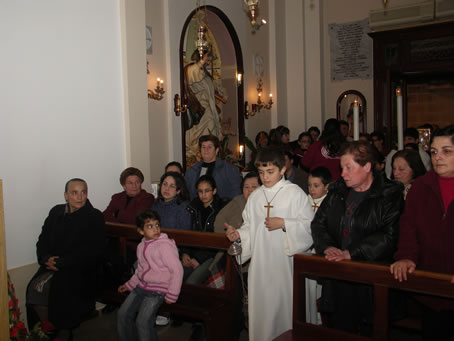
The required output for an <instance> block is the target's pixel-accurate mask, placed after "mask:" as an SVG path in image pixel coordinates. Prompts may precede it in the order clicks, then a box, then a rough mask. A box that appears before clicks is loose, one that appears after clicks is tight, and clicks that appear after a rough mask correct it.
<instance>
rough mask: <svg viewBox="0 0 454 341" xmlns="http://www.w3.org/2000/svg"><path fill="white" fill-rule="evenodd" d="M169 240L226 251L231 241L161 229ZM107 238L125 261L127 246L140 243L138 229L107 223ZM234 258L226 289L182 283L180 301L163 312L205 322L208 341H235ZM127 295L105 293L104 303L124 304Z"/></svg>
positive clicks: (228, 266)
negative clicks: (115, 246)
mask: <svg viewBox="0 0 454 341" xmlns="http://www.w3.org/2000/svg"><path fill="white" fill-rule="evenodd" d="M161 232H164V233H166V234H167V235H168V236H169V238H171V239H174V240H175V242H176V244H177V246H179V247H180V246H191V247H200V248H211V249H218V250H225V251H227V249H228V248H229V247H230V242H229V241H228V240H227V238H226V237H225V235H224V234H218V233H205V232H192V231H182V230H170V229H161ZM106 234H107V237H108V238H117V239H118V241H119V247H120V250H119V252H120V253H121V255H122V258H123V259H124V260H125V259H126V256H127V250H128V247H135V246H136V245H137V243H138V242H139V241H140V239H141V236H140V235H139V234H138V232H137V229H136V227H135V226H132V225H125V224H115V223H106ZM233 262H234V260H233V259H232V257H230V256H228V257H226V268H225V282H226V283H225V289H213V288H209V287H206V286H201V285H189V284H183V286H182V288H181V293H180V296H179V298H178V301H177V302H176V303H174V304H165V303H164V304H163V306H162V307H161V311H167V312H171V313H174V314H176V315H179V316H185V317H189V318H194V319H200V320H202V321H203V322H204V323H205V328H206V334H207V340H229V341H230V340H235V336H234V318H235V313H236V310H235V305H236V304H238V303H237V302H238V295H239V294H240V292H239V289H240V286H239V283H238V281H239V275H238V273H237V270H236V268H235V264H234V263H233ZM125 297H126V295H122V294H118V293H114V292H105V293H104V294H103V298H104V300H107V301H108V302H116V303H121V302H122V301H123V300H124V299H125Z"/></svg>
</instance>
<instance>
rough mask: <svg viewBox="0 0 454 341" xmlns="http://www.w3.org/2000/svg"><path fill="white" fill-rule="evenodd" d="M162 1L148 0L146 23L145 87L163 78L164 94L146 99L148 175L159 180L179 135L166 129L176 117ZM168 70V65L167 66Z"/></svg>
mask: <svg viewBox="0 0 454 341" xmlns="http://www.w3.org/2000/svg"><path fill="white" fill-rule="evenodd" d="M164 7H165V6H164V0H147V1H146V2H145V8H146V23H147V25H148V26H151V30H152V51H151V52H152V53H151V54H148V55H147V61H148V63H149V65H148V69H149V71H150V74H149V75H148V79H147V84H148V89H152V90H153V89H155V87H156V79H157V78H160V79H163V80H164V88H165V91H166V93H165V94H164V98H163V99H162V100H160V101H158V100H153V99H149V100H148V119H149V135H150V136H149V138H150V167H151V168H150V174H151V179H150V180H151V181H159V178H160V177H161V175H162V174H163V172H164V166H165V165H166V164H167V163H168V162H169V161H173V160H171V159H170V157H169V151H170V150H171V147H170V145H173V141H174V135H177V134H179V132H178V133H176V132H175V133H174V132H172V131H169V126H170V124H171V121H172V120H174V119H177V118H176V116H175V115H174V114H173V112H172V109H173V107H172V100H173V94H172V92H171V91H169V90H170V89H169V85H170V82H169V74H170V73H169V72H168V71H169V70H168V69H167V67H166V64H167V63H168V62H167V58H166V56H167V53H168V51H167V39H166V30H165V28H166V22H167V18H166V16H165V14H164ZM169 69H170V68H169Z"/></svg>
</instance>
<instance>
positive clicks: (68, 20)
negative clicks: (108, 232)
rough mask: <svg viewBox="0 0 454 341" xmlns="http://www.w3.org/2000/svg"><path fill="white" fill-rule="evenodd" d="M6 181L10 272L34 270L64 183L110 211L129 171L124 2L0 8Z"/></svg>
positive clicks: (1, 172) (0, 138) (0, 123)
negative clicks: (75, 180)
mask: <svg viewBox="0 0 454 341" xmlns="http://www.w3.org/2000/svg"><path fill="white" fill-rule="evenodd" d="M0 40H1V41H2V53H1V54H0V61H1V63H0V74H1V75H2V77H1V78H0V93H1V101H0V106H1V110H0V113H1V114H0V115H1V116H0V146H1V148H0V160H1V166H0V178H2V179H3V185H4V187H3V188H4V206H5V225H6V242H7V266H8V268H14V267H18V266H21V265H24V264H29V263H33V262H35V261H36V255H35V252H36V249H35V243H36V241H37V237H38V235H39V233H40V231H41V227H42V224H43V222H44V219H45V218H46V216H47V214H48V212H49V209H50V208H51V207H52V206H53V205H55V204H58V203H62V202H63V191H64V184H65V182H66V180H68V179H69V178H72V177H82V178H84V179H85V180H87V182H88V186H89V198H90V200H91V202H92V204H93V205H94V206H95V207H97V208H99V209H101V210H103V209H104V208H105V207H106V206H107V204H108V202H109V200H110V196H111V195H112V194H113V193H114V192H118V191H119V187H120V186H119V184H118V177H119V173H120V172H121V170H122V169H123V168H124V166H125V164H126V161H125V160H126V156H125V133H124V131H125V126H124V114H123V93H122V75H121V53H120V15H119V1H118V0H117V1H112V0H98V1H90V0H67V1H64V2H62V1H58V0H49V1H45V2H43V1H39V2H33V1H23V0H21V1H3V2H1V5H0Z"/></svg>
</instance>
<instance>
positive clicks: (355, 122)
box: [353, 99, 359, 141]
mask: <svg viewBox="0 0 454 341" xmlns="http://www.w3.org/2000/svg"><path fill="white" fill-rule="evenodd" d="M353 140H355V141H358V140H359V103H358V100H357V99H355V100H354V101H353Z"/></svg>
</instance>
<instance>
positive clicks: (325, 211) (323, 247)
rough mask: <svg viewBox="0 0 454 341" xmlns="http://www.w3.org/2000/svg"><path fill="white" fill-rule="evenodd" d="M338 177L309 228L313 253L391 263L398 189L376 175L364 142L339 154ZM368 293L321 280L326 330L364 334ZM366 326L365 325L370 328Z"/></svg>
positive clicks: (369, 149) (399, 198)
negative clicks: (339, 172) (322, 282)
mask: <svg viewBox="0 0 454 341" xmlns="http://www.w3.org/2000/svg"><path fill="white" fill-rule="evenodd" d="M341 155H342V156H341V167H342V179H339V180H338V181H337V182H335V183H334V184H333V185H331V186H330V188H329V191H328V195H327V197H326V198H325V200H324V201H323V203H322V205H321V207H320V208H319V209H318V211H317V214H316V215H315V217H314V220H313V221H312V224H311V230H312V237H313V239H314V246H315V250H316V251H317V253H318V254H322V255H325V257H326V258H327V259H328V260H331V261H342V260H362V261H372V262H386V263H389V262H391V261H392V256H393V253H394V252H395V250H396V246H397V239H398V235H399V217H400V215H401V213H402V210H403V204H404V201H403V197H402V189H403V188H402V186H401V185H400V184H397V183H394V182H391V181H389V180H387V179H386V178H385V177H384V176H383V174H378V173H377V174H376V173H375V164H376V162H377V160H376V154H375V153H374V151H373V149H372V147H371V145H370V144H368V143H367V142H364V141H355V142H350V143H349V144H348V145H346V146H345V147H344V148H343V150H342V152H341ZM371 294H372V292H371V290H370V289H369V288H368V287H365V286H363V285H354V284H349V283H345V282H340V281H325V282H324V286H323V293H322V306H321V310H322V313H327V315H326V317H327V320H326V322H327V324H328V325H329V326H330V327H333V328H337V329H343V330H346V331H349V332H354V333H362V334H368V333H369V332H370V330H371V329H369V328H367V327H366V328H367V330H364V329H363V328H364V325H365V324H364V322H366V324H367V322H370V321H369V320H368V319H369V318H370V315H371V313H372V301H371V298H372V296H371ZM369 327H370V326H369Z"/></svg>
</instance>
